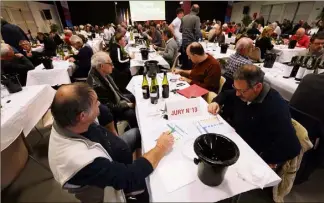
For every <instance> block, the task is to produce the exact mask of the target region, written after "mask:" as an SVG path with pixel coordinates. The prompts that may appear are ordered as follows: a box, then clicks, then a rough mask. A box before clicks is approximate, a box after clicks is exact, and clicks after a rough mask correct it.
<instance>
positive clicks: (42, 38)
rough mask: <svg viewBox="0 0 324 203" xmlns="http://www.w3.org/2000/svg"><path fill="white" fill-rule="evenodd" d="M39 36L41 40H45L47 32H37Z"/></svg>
mask: <svg viewBox="0 0 324 203" xmlns="http://www.w3.org/2000/svg"><path fill="white" fill-rule="evenodd" d="M37 38H38V39H39V40H44V38H45V34H44V33H42V32H37Z"/></svg>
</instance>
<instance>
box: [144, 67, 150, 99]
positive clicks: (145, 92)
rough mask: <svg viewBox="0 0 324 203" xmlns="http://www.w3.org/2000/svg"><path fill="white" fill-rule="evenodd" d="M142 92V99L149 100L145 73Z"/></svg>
mask: <svg viewBox="0 0 324 203" xmlns="http://www.w3.org/2000/svg"><path fill="white" fill-rule="evenodd" d="M142 91H143V98H144V99H148V98H150V89H149V84H148V81H147V78H146V73H143V82H142Z"/></svg>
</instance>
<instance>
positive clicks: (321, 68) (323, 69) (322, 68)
mask: <svg viewBox="0 0 324 203" xmlns="http://www.w3.org/2000/svg"><path fill="white" fill-rule="evenodd" d="M318 60H319V59H318ZM322 73H324V60H321V61H320V62H319V63H318V66H317V74H322Z"/></svg>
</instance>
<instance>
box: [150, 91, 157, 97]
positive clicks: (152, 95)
mask: <svg viewBox="0 0 324 203" xmlns="http://www.w3.org/2000/svg"><path fill="white" fill-rule="evenodd" d="M150 95H151V97H157V96H158V94H157V92H155V93H151V94H150Z"/></svg>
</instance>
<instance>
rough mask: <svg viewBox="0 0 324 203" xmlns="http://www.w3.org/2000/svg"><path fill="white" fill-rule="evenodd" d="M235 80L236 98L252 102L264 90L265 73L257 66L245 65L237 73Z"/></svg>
mask: <svg viewBox="0 0 324 203" xmlns="http://www.w3.org/2000/svg"><path fill="white" fill-rule="evenodd" d="M233 78H234V84H233V88H234V89H235V90H236V96H237V97H239V98H240V99H241V100H242V101H244V102H252V101H253V100H254V99H255V98H256V97H257V96H259V94H260V92H261V91H262V89H263V79H264V72H263V71H262V70H261V69H260V68H259V67H257V66H255V65H252V64H246V65H243V66H242V67H240V68H238V69H237V70H236V71H235V73H234V75H233Z"/></svg>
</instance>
